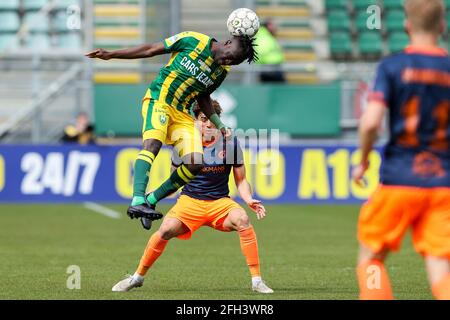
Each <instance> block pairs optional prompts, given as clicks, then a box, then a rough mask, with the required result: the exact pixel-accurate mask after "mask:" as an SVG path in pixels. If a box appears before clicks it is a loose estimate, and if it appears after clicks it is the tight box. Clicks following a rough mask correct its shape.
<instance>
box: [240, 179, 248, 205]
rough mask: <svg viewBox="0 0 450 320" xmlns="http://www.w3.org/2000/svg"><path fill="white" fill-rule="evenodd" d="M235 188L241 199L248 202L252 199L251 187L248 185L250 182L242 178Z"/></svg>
mask: <svg viewBox="0 0 450 320" xmlns="http://www.w3.org/2000/svg"><path fill="white" fill-rule="evenodd" d="M237 188H238V192H239V195H240V196H241V199H242V200H244V201H245V202H246V203H248V202H250V200H251V199H252V188H251V186H250V183H248V181H247V180H246V179H244V180H242V181H240V183H239V184H238V185H237Z"/></svg>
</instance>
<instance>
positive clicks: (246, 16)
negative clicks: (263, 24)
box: [227, 8, 259, 37]
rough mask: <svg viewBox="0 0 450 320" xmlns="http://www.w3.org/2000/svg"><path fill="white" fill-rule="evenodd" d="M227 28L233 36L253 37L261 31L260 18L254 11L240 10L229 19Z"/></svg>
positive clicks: (234, 12)
mask: <svg viewBox="0 0 450 320" xmlns="http://www.w3.org/2000/svg"><path fill="white" fill-rule="evenodd" d="M227 28H228V31H229V32H230V33H231V34H232V35H233V36H238V37H239V36H249V37H253V36H254V35H255V34H256V33H257V32H258V29H259V18H258V16H257V15H256V13H255V12H253V11H252V10H250V9H247V8H239V9H236V10H234V11H233V12H232V13H231V14H230V16H229V17H228V20H227Z"/></svg>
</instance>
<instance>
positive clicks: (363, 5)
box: [352, 0, 380, 11]
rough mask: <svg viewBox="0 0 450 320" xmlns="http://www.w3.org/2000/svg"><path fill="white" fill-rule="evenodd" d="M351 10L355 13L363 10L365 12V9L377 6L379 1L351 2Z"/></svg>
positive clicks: (360, 0)
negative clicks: (354, 10)
mask: <svg viewBox="0 0 450 320" xmlns="http://www.w3.org/2000/svg"><path fill="white" fill-rule="evenodd" d="M352 3H353V8H355V9H356V10H357V11H361V10H364V11H366V9H367V7H369V6H371V5H373V4H375V5H379V4H380V1H378V0H353V1H352Z"/></svg>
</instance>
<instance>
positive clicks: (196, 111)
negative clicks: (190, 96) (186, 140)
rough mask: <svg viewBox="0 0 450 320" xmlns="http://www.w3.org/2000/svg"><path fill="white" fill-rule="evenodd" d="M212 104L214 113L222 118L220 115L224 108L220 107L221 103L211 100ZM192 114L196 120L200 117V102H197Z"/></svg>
mask: <svg viewBox="0 0 450 320" xmlns="http://www.w3.org/2000/svg"><path fill="white" fill-rule="evenodd" d="M211 103H212V106H213V108H214V111H215V112H216V113H217V115H218V116H220V114H221V113H222V107H221V106H220V103H219V102H218V101H217V100H214V99H211ZM192 112H193V113H194V116H195V117H196V118H198V115H199V114H200V112H202V110H201V109H200V106H199V105H198V102H195V104H194V108H193V109H192Z"/></svg>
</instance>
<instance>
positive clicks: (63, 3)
mask: <svg viewBox="0 0 450 320" xmlns="http://www.w3.org/2000/svg"><path fill="white" fill-rule="evenodd" d="M71 5H77V6H79V5H80V0H59V1H58V2H57V3H56V8H58V9H66V8H67V7H69V6H71Z"/></svg>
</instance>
